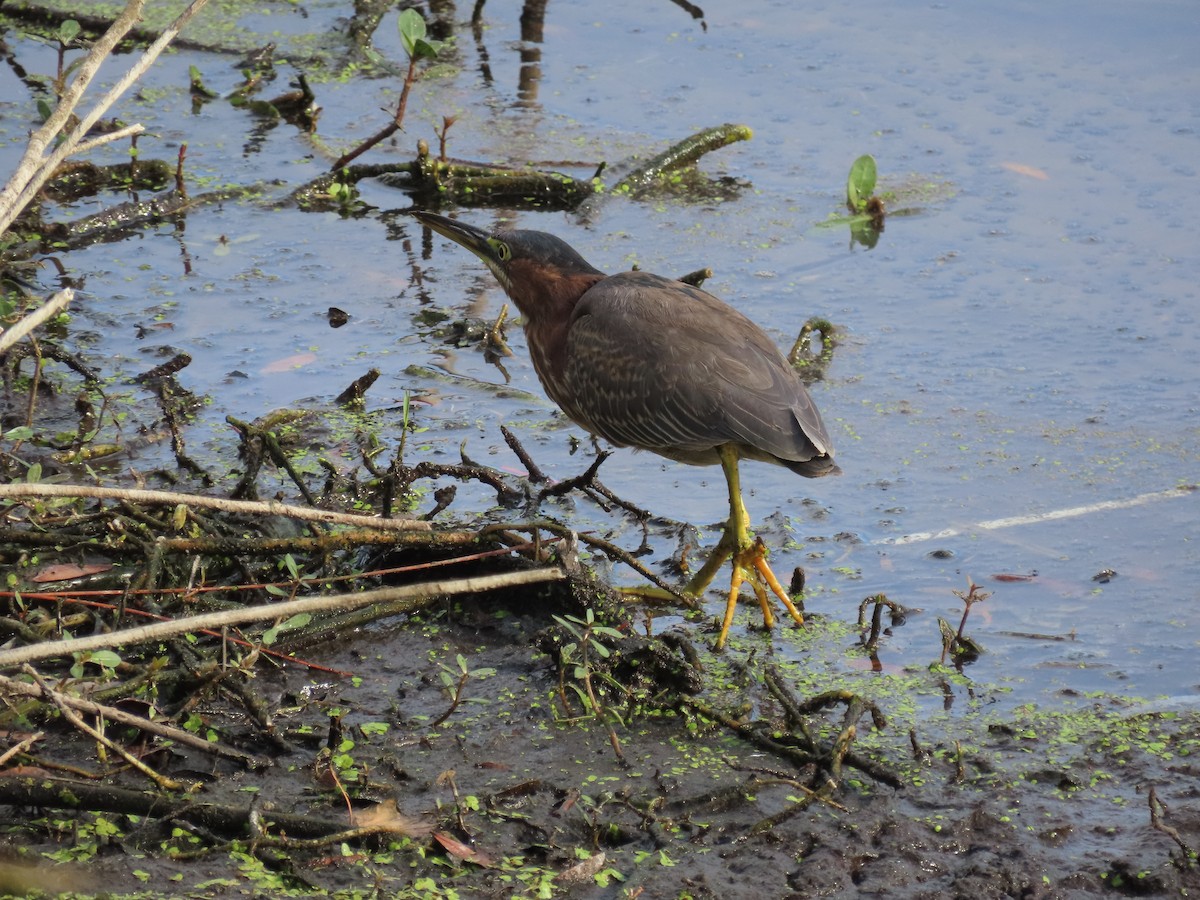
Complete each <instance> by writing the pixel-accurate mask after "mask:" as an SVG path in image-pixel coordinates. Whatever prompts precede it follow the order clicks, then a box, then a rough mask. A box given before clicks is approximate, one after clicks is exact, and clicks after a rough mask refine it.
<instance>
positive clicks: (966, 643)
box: [938, 578, 992, 666]
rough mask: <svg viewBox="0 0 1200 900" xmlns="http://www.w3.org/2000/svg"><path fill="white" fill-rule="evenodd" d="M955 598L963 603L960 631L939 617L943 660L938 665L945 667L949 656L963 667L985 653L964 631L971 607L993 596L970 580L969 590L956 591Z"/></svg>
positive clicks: (959, 624)
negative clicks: (963, 664)
mask: <svg viewBox="0 0 1200 900" xmlns="http://www.w3.org/2000/svg"><path fill="white" fill-rule="evenodd" d="M954 596H956V597H958V599H960V600H961V601H962V602H963V614H962V619H961V620H960V621H959V623H958V631H955V630H954V629H953V628H952V627H951V625H950V623H949V622H947V621H946V620H945V619H943V618H941V617H940V616H939V617H938V628H939V629H940V630H941V632H942V658H941V660H939V663H938V664H939V665H943V666H944V665H945V664H946V657H947V655H949V656H950V657H951V658H952V659H953V660H954V662H955V663H956V664H958V665H961V664H962V663H968V662H972V661H974V660H976V659H978V658H979V655H980V654H981V653H983V647H981V646H980V645H979V644H977V643H976V642H975V641H974V640H972V639H971V638H969V637H967V636H966V635H965V634H963V631H964V629H965V628H966V627H967V616H969V615H970V614H971V607H972V606H974V605H975V604H976V603H982V602H983V601H984V600H986V599H987V598H988V597H990V596H992V595H991V593H989V592H988V591H985V590H982V589H981V588H980V587H979V585H977V584H976V583H975V582H973V581H972V580H971V579H970V578H968V579H967V589H966V590H965V591H955V592H954Z"/></svg>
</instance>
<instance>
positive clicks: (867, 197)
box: [846, 154, 879, 215]
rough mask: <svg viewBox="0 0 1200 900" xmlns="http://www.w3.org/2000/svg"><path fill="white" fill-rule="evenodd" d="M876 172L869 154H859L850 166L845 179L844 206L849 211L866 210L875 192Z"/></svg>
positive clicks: (857, 212) (873, 159)
mask: <svg viewBox="0 0 1200 900" xmlns="http://www.w3.org/2000/svg"><path fill="white" fill-rule="evenodd" d="M878 174H879V172H878V169H877V168H876V166H875V157H873V156H871V155H870V154H867V155H864V156H860V157H859V158H858V159H856V160H855V161H854V164H853V165H852V166H850V175H849V177H848V178H847V179H846V208H847V209H849V210H850V212H851V213H854V214H856V215H857V214H859V213H865V212H866V211H867V206H868V204H869V203H870V202H871V197H872V196H873V195H874V193H875V181H876V179H877V178H878Z"/></svg>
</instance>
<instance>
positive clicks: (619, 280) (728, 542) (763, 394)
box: [411, 210, 838, 649]
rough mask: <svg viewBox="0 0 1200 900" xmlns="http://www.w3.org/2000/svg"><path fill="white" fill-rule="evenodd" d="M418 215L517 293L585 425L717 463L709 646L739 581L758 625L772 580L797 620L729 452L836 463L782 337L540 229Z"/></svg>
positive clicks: (553, 389) (786, 461) (641, 445)
mask: <svg viewBox="0 0 1200 900" xmlns="http://www.w3.org/2000/svg"><path fill="white" fill-rule="evenodd" d="M411 212H412V214H413V215H414V216H415V217H416V218H417V220H418V221H420V222H421V223H422V224H423V225H426V226H428V227H429V228H431V229H433V230H434V231H436V232H437V233H438V234H441V235H443V236H445V237H447V238H449V239H450V240H452V241H454V242H455V243H457V244H461V245H462V246H464V247H466V248H467V249H468V250H470V251H471V252H472V253H474V254H475V255H476V256H478V257H479V258H480V259H482V260H483V261H484V263H485V264H486V265H487V267H488V268H489V269H491V270H492V274H494V275H495V276H496V278H497V280H498V281H499V282H500V285H501V287H503V288H504V290H505V293H507V294H508V296H509V297H510V298H511V299H512V301H513V302H514V303H515V304H516V305H517V308H518V309H519V310H520V311H521V316H522V318H523V319H524V323H525V337H526V340H527V342H528V344H529V353H530V356H531V357H532V358H533V367H534V369H535V370H536V371H537V374H538V378H539V379H541V382H542V386H543V387H544V388H545V389H546V393H547V394H549V395H550V399H551V400H553V401H554V402H555V403H557V404H558V406H559V407H560V408H561V409H562V411H563V412H565V413H566V414H567V415H568V416H569V417H570V418H571V419H573V420H574V421H575V422H576V423H578V424H579V425H580V426H581V427H583V428H585V429H587V430H588V431H589V432H591V433H592V434H595V435H599V436H600V437H602V438H604V439H605V440H606V441H609V442H611V443H613V444H616V445H617V446H621V447H635V448H637V449H640V450H652V451H654V452H655V453H658V454H659V455H661V456H665V457H667V458H668V459H673V460H678V461H679V462H683V463H689V464H691V465H713V464H716V463H720V464H721V468H722V469H723V470H724V473H725V481H726V483H727V485H728V488H729V521H728V522H727V523H726V525H725V531H724V533H723V534H722V536H721V539H720V541H719V542H718V543H717V546H716V548H715V549H714V550H713V552H712V554H711V555H710V556H709V558H708V560H707V562H705V564H704V566H703V567H702V568H701V569H700V570H699V571H698V572H696V574H695V575H694V576H693V577H692V579H691V580H690V581H689V582H688V584H687V586H686V587H685V591H686V592H687V593H688V594H690V595H692V596H700V595H701V594H702V593H703V592H704V591H705V589H707V587H708V585H709V584H710V583H711V582H712V580H713V577H714V576H715V575H716V574H717V572H718V571H719V570H720V569H721V566H722V565H724V563H725V561H726V560H728V559H730V558H731V557H732V559H733V576H732V579H731V582H730V587H729V598H728V602H727V603H726V606H725V616H724V619H723V620H722V622H721V633H720V635H719V637H718V638H717V648H718V649H719V648H721V647H723V646H724V645H725V640H726V638H727V636H728V633H729V627H730V625H731V623H732V622H733V613H734V609H735V608H736V605H737V598H738V593H739V591H740V588H741V585H742V583H743V582H747V583H749V584H750V586H751V587H752V588H753V590H754V593H755V596H756V597H757V598H758V602H759V605H760V606H761V607H762V612H763V618H764V620H765V621H766V626H767V628H770V627H771V626H772V625H773V624H774V616H773V614H772V612H771V604H770V602H769V600H768V597H767V589H768V588H769V589H770V590H771V591H772V592H773V593H774V594H775V595H776V596H778V597H779V599H780V600H781V601H782V602H783V604H784V606H785V607H786V608H787V610H788V612H789V613H791V615H792V618H794V619H795V620H796V622H797V623H799V624H803V623H804V618H803V616H802V615H801V614H800V611H799V610H797V609H796V606H795V604H794V603H792V599H791V598H790V597H789V596H788V594H787V592H786V591H785V590H784V589H783V587H782V585H780V583H779V580H778V579H777V578H776V577H775V575H774V573H773V572H772V571H771V567H770V566H768V565H767V560H766V550H765V548H764V546H763V544H762V542H761V540H755V539H754V538H752V537H751V536H750V533H749V516H748V515H747V513H746V507H745V504H744V503H743V502H742V491H741V485H740V481H739V477H738V460H740V459H755V460H760V461H763V462H768V463H774V464H775V465H780V466H785V467H787V468H789V469H791V470H792V471H793V472H796V473H797V474H799V475H804V476H807V477H809V478H816V477H818V476H821V475H829V474H831V473H833V472H836V471H838V469H837V466H836V465H834V462H833V453H832V448H831V446H830V441H829V435H828V434H827V433H826V431H825V426H824V424H823V423H822V422H821V415H820V413H818V412H817V408H816V406H815V405H814V404H813V401H812V398H811V397H809V395H808V391H807V390H806V389H805V387H804V384H803V383H802V382H801V381H800V379H799V377H797V375H796V372H795V370H794V369H793V368H792V367H791V366H790V365H789V364H788V362H787V360H785V359H784V358H783V355H782V354H781V353H780V352H779V348H778V347H776V346H775V344H774V342H773V341H772V340H771V339H770V338H769V337H768V336H767V334H766V332H764V331H763V330H762V329H761V328H759V327H758V326H757V325H755V324H754V323H753V322H751V321H750V320H749V319H748V318H746V317H745V316H744V315H742V314H741V313H740V312H738V311H737V310H735V309H734V308H733V307H731V306H728V305H727V304H725V303H724V302H722V301H721V300H718V299H717V298H716V297H714V296H713V295H712V294H709V293H706V292H705V291H702V290H700V289H699V288H696V287H692V286H691V285H688V284H684V283H683V282H680V281H675V280H673V279H670V278H664V277H662V276H661V275H651V274H650V273H649V272H621V273H619V274H617V275H605V274H604V273H603V272H601V271H600V270H599V269H597V268H595V267H594V266H592V265H590V264H589V263H588V262H587V261H586V260H584V258H583V257H582V256H580V255H579V254H578V253H576V252H575V250H573V249H572V248H571V247H570V246H569V245H568V244H566V243H565V242H564V241H562V240H560V239H559V238H557V237H555V236H554V235H552V234H546V233H545V232H541V231H498V232H496V233H494V234H489V233H488V232H486V231H483V230H481V229H479V228H475V227H473V226H471V225H467V224H465V223H463V222H457V221H455V220H453V219H447V218H446V217H444V216H438V215H434V214H433V213H428V212H422V211H419V210H412V211H411Z"/></svg>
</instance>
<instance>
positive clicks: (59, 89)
mask: <svg viewBox="0 0 1200 900" xmlns="http://www.w3.org/2000/svg"><path fill="white" fill-rule="evenodd" d="M80 30H81V29H80V27H79V23H78V22H76V21H75V20H74V19H65V20H63V22H62V23H61V24H60V25H59V26H58V30H57V31H55V32H54V34H52V35H51V36H50V37H49V38H43V37H40V36H38V35H29V36H30V37H32V38H33V39H34V40H35V41H41V42H43V43H46V44H49V45H51V46H52V47H54V48H55V50H57V51H58V68H57V70H56V72H55V75H54V82H53V87H54V96H56V97H62V95H63V94H64V93H65V92H66V89H67V79H68V78H70V77H71V74H72V73H73V72H74V71H75V70H76V69H77V68H79V66H81V65H82V64H83V61H84V59H86V57H84V56H79V57H77V58H76V59H74V60H72V61H71V63H70V64H69V65H68V64H67V63H66V59H67V51H68V50H73V49H77V48H78V47H79V44H78V43H77V42H76V40H75V39H76V38H77V37H79V32H80ZM37 107H38V115H40V116H41V117H42V121H43V122H45V121H46V120H47V119H49V118H50V114H51V113H52V112H54V107H52V106H51V105H50V103H49V102H48V101H46V100H45V99H39V100H38V101H37Z"/></svg>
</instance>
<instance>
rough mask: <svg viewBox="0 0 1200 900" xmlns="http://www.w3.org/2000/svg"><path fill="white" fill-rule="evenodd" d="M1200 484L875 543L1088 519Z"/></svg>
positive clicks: (1165, 497) (1178, 493)
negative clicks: (1084, 517) (1091, 516)
mask: <svg viewBox="0 0 1200 900" xmlns="http://www.w3.org/2000/svg"><path fill="white" fill-rule="evenodd" d="M1198 489H1200V485H1195V484H1185V485H1182V486H1180V487H1176V488H1170V489H1168V490H1165V491H1151V492H1150V493H1148V494H1138V495H1137V496H1136V497H1129V498H1128V499H1126V500H1101V501H1100V502H1099V503H1088V504H1086V505H1084V506H1071V507H1068V508H1067V509H1052V510H1050V511H1049V512H1041V513H1032V514H1030V515H1028V516H1009V517H1007V518H1004V519H988V520H987V521H986V522H976V523H975V524H974V525H966V526H964V527H962V528H946V529H943V530H942V531H918V532H914V533H913V534H906V535H904V536H903V537H897V538H883V539H881V540H878V541H873V543H875V544H893V545H895V544H919V543H920V542H921V541H933V540H938V539H940V538H948V537H954V536H955V535H959V534H966V533H970V532H972V531H995V530H996V529H998V528H1012V527H1013V526H1014V525H1032V524H1034V523H1035V522H1049V521H1050V520H1052V519H1071V518H1074V517H1075V516H1086V515H1088V514H1090V513H1094V512H1102V511H1104V510H1107V509H1128V508H1129V507H1131V506H1142V505H1143V504H1146V503H1156V502H1158V501H1159V500H1170V499H1171V498H1173V497H1187V496H1190V495H1191V494H1194V493H1195V492H1196V491H1197V490H1198Z"/></svg>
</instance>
